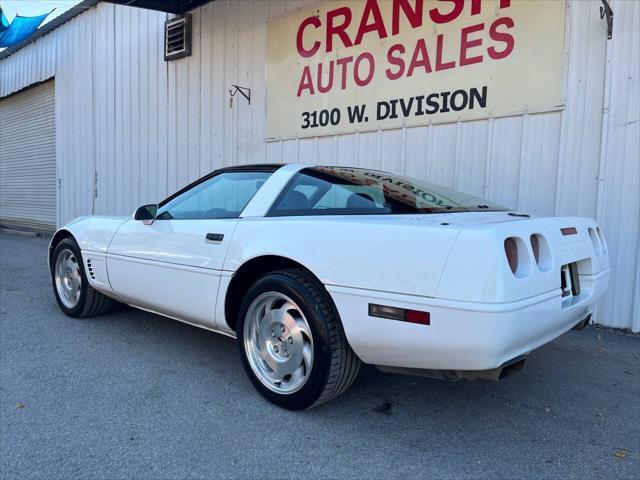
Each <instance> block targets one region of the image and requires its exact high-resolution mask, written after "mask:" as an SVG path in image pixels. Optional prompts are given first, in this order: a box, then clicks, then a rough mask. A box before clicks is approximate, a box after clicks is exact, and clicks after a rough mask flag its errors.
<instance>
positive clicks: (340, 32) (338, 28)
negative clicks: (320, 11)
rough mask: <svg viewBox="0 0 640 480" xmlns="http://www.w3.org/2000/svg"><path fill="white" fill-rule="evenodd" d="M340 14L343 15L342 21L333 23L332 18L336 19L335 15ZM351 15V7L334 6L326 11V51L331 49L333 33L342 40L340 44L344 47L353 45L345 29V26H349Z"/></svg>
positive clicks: (338, 15)
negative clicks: (336, 23) (333, 8)
mask: <svg viewBox="0 0 640 480" xmlns="http://www.w3.org/2000/svg"><path fill="white" fill-rule="evenodd" d="M340 16H341V17H344V19H343V21H342V23H340V24H338V25H335V24H334V23H333V22H334V20H335V19H336V17H340ZM352 16H353V15H352V14H351V9H350V8H349V7H340V8H336V9H335V10H331V11H329V12H327V37H326V39H327V40H326V41H327V45H326V51H327V52H331V51H333V37H334V36H335V35H337V36H338V37H340V40H341V41H342V45H344V46H345V47H352V46H353V43H352V42H351V39H350V38H349V35H348V34H347V32H346V31H345V30H346V29H347V27H349V25H350V24H351V18H352Z"/></svg>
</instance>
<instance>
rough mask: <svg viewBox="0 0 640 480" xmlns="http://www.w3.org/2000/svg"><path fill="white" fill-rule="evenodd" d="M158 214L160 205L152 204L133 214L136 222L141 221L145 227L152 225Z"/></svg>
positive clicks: (138, 209)
mask: <svg viewBox="0 0 640 480" xmlns="http://www.w3.org/2000/svg"><path fill="white" fill-rule="evenodd" d="M157 213H158V205H155V204H152V203H150V204H149V205H143V206H141V207H138V208H137V209H136V211H135V213H134V214H133V219H134V220H140V221H142V222H143V223H144V224H145V225H151V224H152V223H153V221H154V220H155V219H156V214H157Z"/></svg>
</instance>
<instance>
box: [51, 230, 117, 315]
mask: <svg viewBox="0 0 640 480" xmlns="http://www.w3.org/2000/svg"><path fill="white" fill-rule="evenodd" d="M51 280H52V283H53V292H54V293H55V296H56V300H57V302H58V305H59V306H60V309H61V310H62V311H63V312H64V313H65V314H67V315H69V316H70V317H76V318H80V317H91V316H94V315H99V314H101V313H104V312H106V311H107V310H108V309H109V308H110V307H111V305H112V300H111V299H110V298H109V297H107V296H105V295H103V294H102V293H100V292H98V291H97V290H95V289H94V288H93V287H92V286H91V285H89V282H88V281H87V276H86V274H85V271H84V265H83V264H82V255H81V253H80V248H79V247H78V244H77V243H76V242H75V240H74V239H73V238H71V237H68V238H65V239H64V240H62V241H61V242H60V243H58V244H57V245H56V248H55V250H54V251H53V257H52V262H51Z"/></svg>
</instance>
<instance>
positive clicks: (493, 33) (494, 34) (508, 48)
mask: <svg viewBox="0 0 640 480" xmlns="http://www.w3.org/2000/svg"><path fill="white" fill-rule="evenodd" d="M502 25H504V26H505V27H507V28H513V27H514V23H513V19H512V18H511V17H502V18H499V19H497V20H496V21H495V22H493V23H492V24H491V27H489V36H490V37H491V39H492V40H495V41H496V42H502V43H504V44H505V47H504V50H501V51H498V50H497V49H496V48H495V47H489V49H488V50H487V53H488V54H489V56H490V57H491V58H493V59H494V60H500V59H502V58H506V57H508V56H509V55H510V54H511V52H513V46H514V44H515V41H514V38H513V35H511V34H510V33H507V32H499V31H498V27H500V26H502Z"/></svg>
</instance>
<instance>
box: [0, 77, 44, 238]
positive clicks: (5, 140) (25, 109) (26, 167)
mask: <svg viewBox="0 0 640 480" xmlns="http://www.w3.org/2000/svg"><path fill="white" fill-rule="evenodd" d="M53 85H54V82H53V81H49V82H46V83H43V84H41V85H38V86H36V87H33V88H29V89H27V90H24V91H22V92H19V93H16V94H14V95H11V96H10V97H7V98H4V99H2V100H0V224H2V225H5V226H11V227H27V228H30V229H36V230H53V229H55V227H56V130H55V97H54V88H53Z"/></svg>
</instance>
